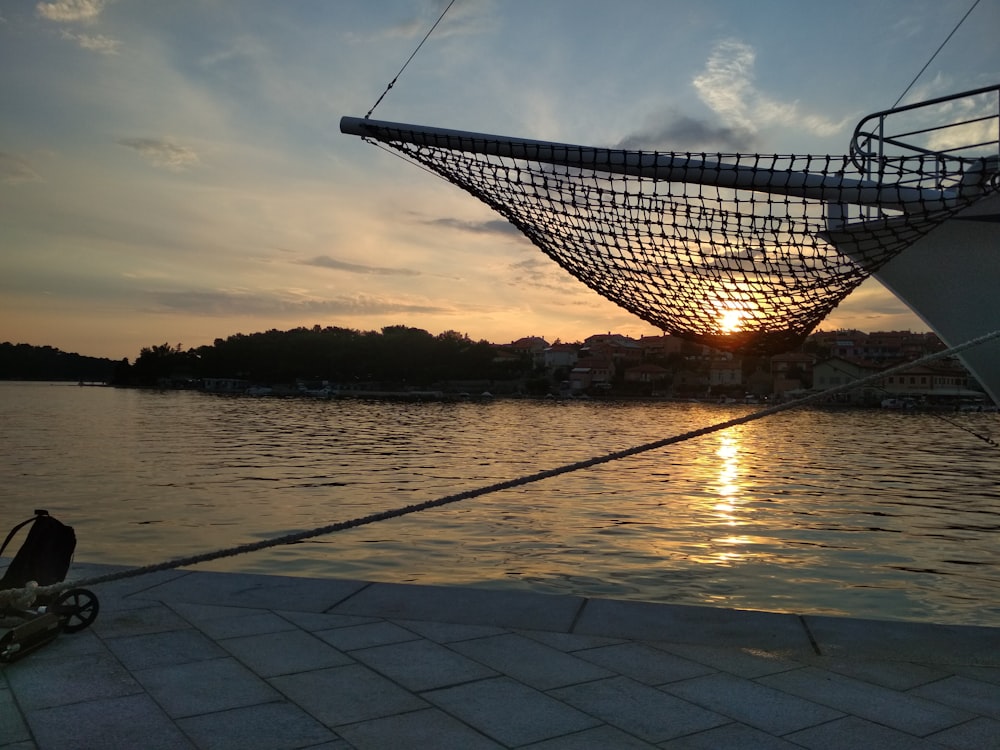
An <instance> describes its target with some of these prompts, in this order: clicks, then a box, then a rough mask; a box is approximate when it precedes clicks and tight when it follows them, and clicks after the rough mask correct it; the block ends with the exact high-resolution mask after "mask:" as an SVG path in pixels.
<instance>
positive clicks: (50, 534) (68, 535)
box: [0, 510, 76, 590]
mask: <svg viewBox="0 0 1000 750" xmlns="http://www.w3.org/2000/svg"><path fill="white" fill-rule="evenodd" d="M29 523H30V524H31V528H30V529H28V538H27V539H25V540H24V544H22V545H21V549H19V550H18V551H17V554H16V555H14V559H13V560H11V561H10V565H8V566H7V572H6V573H4V575H3V578H0V590H3V589H20V588H24V585H25V584H26V583H27V582H28V581H37V582H38V585H39V586H50V585H52V584H53V583H60V582H61V581H62V580H63V579H65V578H66V573H67V572H69V564H70V560H72V559H73V551H74V550H75V549H76V533H75V532H74V531H73V527H72V526H67V525H66V524H64V523H60V522H59V521H57V520H56V519H54V518H53V517H52V516H50V515H49V512H48V511H47V510H36V511H35V515H34V517H33V518H29V519H28V520H27V521H22V522H21V523H19V524H18V525H17V526H15V527H14V528H13V529H11V530H10V533H9V534H8V535H7V538H6V539H5V540H4V542H3V544H2V545H0V555H3V551H4V549H6V548H7V545H8V544H9V543H10V540H11V539H13V538H14V534H16V533H17V532H18V530H19V529H21V527H23V526H26V525H27V524H29Z"/></svg>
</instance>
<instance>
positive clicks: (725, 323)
mask: <svg viewBox="0 0 1000 750" xmlns="http://www.w3.org/2000/svg"><path fill="white" fill-rule="evenodd" d="M745 317H746V313H745V312H744V311H743V310H732V309H730V310H722V311H720V312H719V319H718V321H719V330H720V331H722V332H723V333H734V332H736V331H738V330H739V329H740V323H742V322H743V319H744V318H745Z"/></svg>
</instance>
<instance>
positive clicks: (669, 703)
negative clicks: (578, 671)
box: [548, 677, 730, 742]
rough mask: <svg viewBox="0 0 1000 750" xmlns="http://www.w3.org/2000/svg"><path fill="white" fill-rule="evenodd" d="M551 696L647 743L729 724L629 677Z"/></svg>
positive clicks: (588, 683) (574, 686) (583, 685)
mask: <svg viewBox="0 0 1000 750" xmlns="http://www.w3.org/2000/svg"><path fill="white" fill-rule="evenodd" d="M548 694H549V695H551V696H553V697H554V698H558V699H559V700H561V701H565V702H566V703H569V704H570V705H572V706H575V707H576V708H579V709H580V710H581V711H585V712H586V713H588V714H590V715H592V716H596V717H597V718H599V719H601V720H602V721H604V722H606V723H608V724H611V725H612V726H615V727H618V728H620V729H623V730H627V731H628V732H629V733H630V734H634V735H636V736H637V737H640V738H641V739H644V740H646V741H648V742H663V741H664V740H669V739H673V738H674V737H681V736H683V735H686V734H691V733H692V732H701V731H704V730H706V729H711V728H712V727H717V726H721V725H722V724H726V723H728V722H729V721H730V719H729V718H727V717H725V716H722V715H720V714H718V713H715V712H713V711H709V710H706V709H705V708H702V707H701V706H696V705H694V704H693V703H690V702H688V701H685V700H682V699H680V698H677V697H674V696H672V695H668V694H667V693H665V692H663V691H661V690H657V689H656V688H652V687H649V686H648V685H643V684H641V683H639V682H636V681H635V680H630V679H628V678H627V677H611V678H609V679H606V680H598V681H596V682H587V683H584V684H582V685H573V686H571V687H565V688H559V689H557V690H550V691H549V693H548Z"/></svg>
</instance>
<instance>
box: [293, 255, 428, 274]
mask: <svg viewBox="0 0 1000 750" xmlns="http://www.w3.org/2000/svg"><path fill="white" fill-rule="evenodd" d="M299 262H300V263H301V264H302V265H304V266H318V267H319V268H332V269H334V270H336V271H348V272H350V273H360V274H372V275H376V276H419V275H420V271H414V270H412V269H410V268H385V267H381V266H365V265H361V264H359V263H348V262H347V261H343V260H337V259H336V258H331V257H330V256H329V255H317V256H316V257H315V258H310V259H308V260H303V261H299Z"/></svg>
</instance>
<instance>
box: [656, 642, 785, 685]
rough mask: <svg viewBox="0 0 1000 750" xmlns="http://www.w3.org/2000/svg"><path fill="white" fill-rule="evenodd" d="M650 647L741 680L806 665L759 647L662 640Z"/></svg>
mask: <svg viewBox="0 0 1000 750" xmlns="http://www.w3.org/2000/svg"><path fill="white" fill-rule="evenodd" d="M649 645H651V646H653V647H654V648H658V649H661V650H663V651H667V652H669V653H671V654H676V655H677V656H683V657H684V658H685V659H690V660H691V661H696V662H698V663H699V664H704V665H706V666H709V667H712V668H713V669H717V670H719V671H720V672H728V673H729V674H732V675H736V676H737V677H746V678H754V677H763V676H764V675H768V674H775V673H777V672H785V671H787V670H789V669H798V668H799V667H800V666H802V664H801V662H799V661H796V660H794V659H789V658H786V656H785V655H784V654H781V653H774V652H771V651H765V650H763V649H759V648H741V647H735V646H729V647H721V646H705V645H701V644H695V643H663V642H660V641H652V642H650V644H649Z"/></svg>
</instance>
